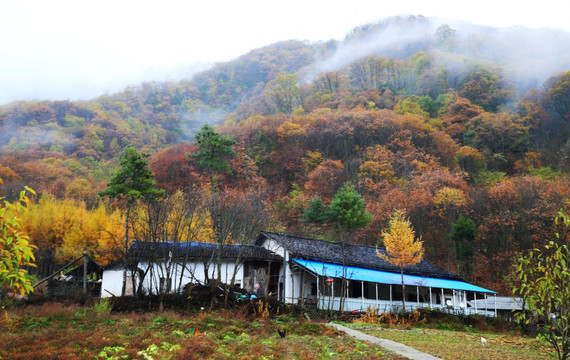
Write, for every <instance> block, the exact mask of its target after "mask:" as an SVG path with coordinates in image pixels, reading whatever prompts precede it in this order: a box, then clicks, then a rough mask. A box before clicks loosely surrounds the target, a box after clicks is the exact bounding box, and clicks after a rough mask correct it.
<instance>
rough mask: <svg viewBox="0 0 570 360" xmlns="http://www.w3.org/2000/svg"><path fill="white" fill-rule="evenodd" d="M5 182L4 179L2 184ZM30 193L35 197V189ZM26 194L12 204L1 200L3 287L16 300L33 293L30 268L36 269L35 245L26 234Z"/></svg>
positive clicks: (22, 194) (0, 252)
mask: <svg viewBox="0 0 570 360" xmlns="http://www.w3.org/2000/svg"><path fill="white" fill-rule="evenodd" d="M1 182H2V179H1V178H0V183H1ZM26 190H27V191H28V192H31V193H34V191H33V190H31V189H29V188H28V189H26ZM26 190H23V191H22V192H20V197H19V199H18V200H17V201H16V202H14V203H11V202H9V201H7V200H4V199H3V198H1V197H0V201H2V204H0V284H1V285H2V287H3V289H2V292H0V299H1V298H2V296H1V295H2V293H3V292H4V291H6V292H8V293H10V294H11V295H12V296H15V295H19V296H22V297H23V296H24V295H25V294H26V293H29V292H31V291H33V287H32V278H31V277H30V276H29V274H28V271H27V270H26V267H33V266H34V260H35V257H34V253H33V251H34V249H35V248H36V247H35V246H34V245H32V244H31V243H30V238H29V236H28V235H27V234H26V233H25V232H24V231H22V218H21V216H22V214H23V213H24V212H26V210H27V206H28V205H29V204H30V200H29V198H28V196H27V194H26V192H27V191H26Z"/></svg>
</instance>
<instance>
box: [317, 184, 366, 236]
mask: <svg viewBox="0 0 570 360" xmlns="http://www.w3.org/2000/svg"><path fill="white" fill-rule="evenodd" d="M372 217H373V216H372V214H371V213H369V212H368V211H366V206H365V204H364V199H363V198H362V196H361V195H360V194H359V193H358V192H357V191H356V190H355V189H354V185H352V183H350V182H348V183H346V184H344V185H343V187H341V188H340V190H339V191H338V192H337V193H336V195H335V196H334V198H333V199H332V201H331V203H330V205H329V209H328V218H329V219H330V221H331V222H333V223H336V224H339V225H340V226H341V227H343V228H345V229H350V230H355V229H360V228H363V227H366V226H367V225H368V224H369V223H370V221H372Z"/></svg>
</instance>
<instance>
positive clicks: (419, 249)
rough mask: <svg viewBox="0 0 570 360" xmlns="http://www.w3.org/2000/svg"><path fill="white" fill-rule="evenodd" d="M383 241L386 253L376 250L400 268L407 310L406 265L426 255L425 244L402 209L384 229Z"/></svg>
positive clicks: (379, 255)
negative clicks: (417, 236)
mask: <svg viewBox="0 0 570 360" xmlns="http://www.w3.org/2000/svg"><path fill="white" fill-rule="evenodd" d="M381 236H382V243H383V245H384V248H385V253H384V252H380V251H379V250H376V254H377V255H378V257H379V258H381V259H383V260H386V261H388V262H389V263H390V264H393V265H396V266H397V267H399V268H400V274H401V277H402V310H403V311H404V312H405V311H406V285H405V284H404V267H405V266H411V265H415V264H417V263H418V262H420V261H421V260H422V257H423V255H424V249H423V244H422V242H421V241H420V240H418V239H416V237H415V232H414V230H413V228H412V224H411V222H410V220H408V219H407V218H406V214H405V212H404V211H402V210H397V211H395V212H394V214H393V215H392V217H391V218H390V222H389V223H388V228H387V229H386V230H384V231H382V235H381Z"/></svg>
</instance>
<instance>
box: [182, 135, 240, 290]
mask: <svg viewBox="0 0 570 360" xmlns="http://www.w3.org/2000/svg"><path fill="white" fill-rule="evenodd" d="M195 142H196V146H197V151H196V152H195V153H194V154H192V155H191V156H192V157H194V158H197V159H198V163H199V164H200V165H202V166H204V167H206V169H207V170H208V176H209V178H210V216H211V217H212V224H214V231H215V236H216V244H217V245H216V257H217V261H216V262H217V266H218V273H217V282H218V283H219V282H221V279H222V278H221V276H222V245H223V242H224V236H222V229H221V226H222V221H221V214H220V213H219V212H218V210H217V209H220V208H221V207H220V206H216V203H215V202H216V201H219V199H218V200H216V199H217V197H216V185H217V182H218V178H217V177H216V176H217V175H220V174H225V173H226V174H227V173H230V172H231V170H230V163H229V159H230V158H232V157H234V156H235V154H236V153H235V151H234V149H233V145H234V144H235V141H234V140H233V139H230V138H228V137H226V136H220V134H219V133H218V132H217V131H216V130H215V129H214V127H213V126H211V125H208V124H205V125H204V126H202V127H201V128H200V131H199V132H198V133H197V134H196V137H195Z"/></svg>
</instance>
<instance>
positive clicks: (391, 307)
mask: <svg viewBox="0 0 570 360" xmlns="http://www.w3.org/2000/svg"><path fill="white" fill-rule="evenodd" d="M393 310H394V304H392V284H390V312H392V311H393Z"/></svg>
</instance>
